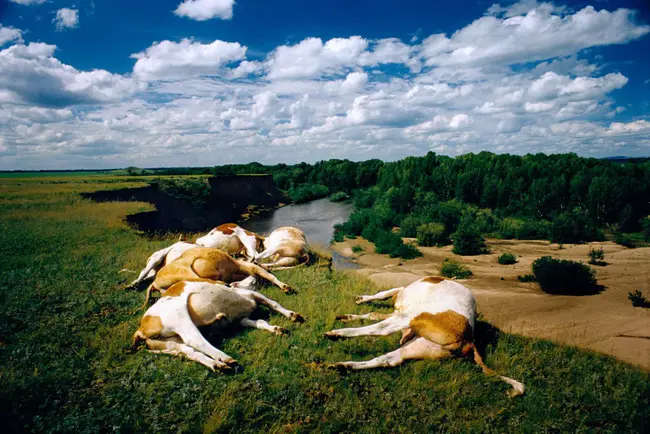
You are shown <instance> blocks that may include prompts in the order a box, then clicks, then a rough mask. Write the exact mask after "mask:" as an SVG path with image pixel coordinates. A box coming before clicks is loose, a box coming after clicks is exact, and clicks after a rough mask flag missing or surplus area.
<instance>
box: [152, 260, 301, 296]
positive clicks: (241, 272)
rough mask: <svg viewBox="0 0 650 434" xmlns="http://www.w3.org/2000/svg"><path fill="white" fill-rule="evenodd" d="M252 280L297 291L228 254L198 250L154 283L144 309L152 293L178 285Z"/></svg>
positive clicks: (166, 269) (164, 269)
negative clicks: (205, 281) (255, 279)
mask: <svg viewBox="0 0 650 434" xmlns="http://www.w3.org/2000/svg"><path fill="white" fill-rule="evenodd" d="M249 276H256V277H261V278H262V279H265V280H268V281H269V282H271V283H273V284H274V285H276V286H278V287H279V288H280V289H282V290H283V291H284V292H285V293H292V292H294V290H293V289H292V288H291V287H290V286H289V285H287V284H286V283H282V282H280V281H279V280H278V278H277V277H275V276H274V275H273V274H271V273H270V272H268V271H267V270H265V269H264V268H262V267H260V266H259V265H257V264H252V263H250V262H246V261H244V260H241V259H234V258H232V257H230V256H229V255H228V254H227V253H225V252H224V251H222V250H219V249H213V248H211V247H195V248H193V249H190V250H188V251H186V252H185V253H183V254H182V255H181V256H180V257H179V258H178V259H176V260H175V261H172V262H170V263H169V264H167V265H165V266H164V267H162V268H161V269H160V270H159V271H158V273H157V274H156V278H155V279H154V281H153V283H151V285H149V287H148V288H147V295H146V298H145V302H144V305H143V307H145V306H147V304H148V303H149V298H150V297H151V292H152V291H159V292H160V293H161V294H163V295H164V294H165V291H166V290H167V289H168V288H170V287H171V286H172V285H174V284H175V283H177V282H181V281H201V280H206V279H207V280H211V281H219V282H225V283H231V282H237V281H240V280H243V279H245V278H247V277H249Z"/></svg>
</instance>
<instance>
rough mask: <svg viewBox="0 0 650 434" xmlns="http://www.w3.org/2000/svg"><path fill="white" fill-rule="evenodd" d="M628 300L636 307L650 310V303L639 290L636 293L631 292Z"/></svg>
mask: <svg viewBox="0 0 650 434" xmlns="http://www.w3.org/2000/svg"><path fill="white" fill-rule="evenodd" d="M627 298H628V299H629V300H630V301H631V302H632V306H634V307H645V308H650V301H648V299H647V298H645V296H644V295H643V293H642V292H641V290H639V289H637V290H636V291H634V292H629V293H628V294H627Z"/></svg>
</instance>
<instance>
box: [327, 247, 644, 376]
mask: <svg viewBox="0 0 650 434" xmlns="http://www.w3.org/2000/svg"><path fill="white" fill-rule="evenodd" d="M487 244H488V246H489V247H490V249H491V251H492V253H491V254H488V255H480V256H464V257H463V256H458V255H454V254H453V253H451V246H447V247H442V248H436V247H423V248H420V250H421V251H422V253H423V254H424V256H423V257H421V258H417V259H413V260H409V261H401V260H399V259H391V258H389V257H388V256H386V255H378V254H376V253H362V254H361V255H355V254H353V253H352V250H351V247H352V246H354V245H360V246H362V247H364V248H365V252H374V246H373V245H372V244H371V243H369V242H368V241H366V240H363V239H361V238H358V239H356V240H346V241H345V242H343V243H337V244H335V245H334V246H333V248H334V249H335V250H337V251H338V252H339V253H341V254H343V255H345V256H350V257H355V258H356V260H357V262H358V263H359V265H361V267H362V268H361V269H360V270H357V271H356V272H358V273H362V274H364V275H366V276H368V277H369V278H370V279H372V280H373V281H375V282H376V283H377V284H379V285H380V286H381V287H386V288H389V287H395V286H403V285H406V284H409V283H410V282H412V281H413V280H416V279H419V278H421V277H423V276H427V275H439V274H440V272H439V270H440V264H441V263H442V261H443V259H445V258H454V259H456V260H458V261H459V262H462V263H463V264H465V265H467V266H468V267H469V268H470V269H471V270H472V272H473V273H474V276H473V277H472V278H471V279H468V280H465V281H463V284H465V285H466V286H467V287H469V288H470V289H472V291H473V292H474V295H475V296H476V300H477V303H478V311H479V312H480V313H481V314H482V316H483V317H484V318H486V319H487V320H488V321H490V322H491V323H493V324H494V325H496V326H497V327H499V328H500V329H502V330H504V331H506V332H511V333H517V334H521V335H524V336H533V337H538V338H546V339H551V340H553V341H556V342H560V343H564V344H570V345H576V346H579V347H583V348H589V349H592V350H595V351H599V352H601V353H605V354H609V355H612V356H615V357H617V358H619V359H621V360H624V361H626V362H629V363H633V364H636V365H638V366H641V367H643V368H644V369H647V370H650V309H642V308H634V307H632V303H631V302H630V301H629V300H628V298H627V294H628V292H630V291H634V290H636V289H640V290H642V291H643V293H644V294H645V295H646V296H650V248H640V249H628V248H626V247H623V246H619V245H617V244H614V243H611V242H602V243H600V242H595V243H590V244H583V245H565V246H564V248H563V249H559V246H558V245H557V244H550V243H549V242H547V241H519V240H487ZM593 247H596V248H598V247H603V249H604V251H605V260H606V262H607V264H608V265H606V266H603V267H599V266H594V267H593V268H594V269H595V270H596V273H597V279H598V283H599V284H601V285H604V286H605V288H606V289H605V291H603V292H601V293H600V294H597V295H592V296H583V297H572V296H558V295H549V294H545V293H544V292H542V291H541V290H540V289H539V287H538V285H537V284H536V283H521V282H519V281H518V280H517V275H520V274H530V273H531V269H530V265H531V263H532V262H533V261H534V260H535V259H537V258H539V257H541V256H546V255H550V256H553V257H556V258H563V259H571V260H575V261H583V262H586V261H587V260H588V258H587V253H588V252H589V249H590V248H593ZM504 252H510V253H514V254H515V255H517V257H518V262H517V263H516V264H514V265H499V264H498V262H497V257H498V256H499V255H501V254H502V253H504Z"/></svg>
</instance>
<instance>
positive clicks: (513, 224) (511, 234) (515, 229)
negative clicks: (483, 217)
mask: <svg viewBox="0 0 650 434" xmlns="http://www.w3.org/2000/svg"><path fill="white" fill-rule="evenodd" d="M522 227H523V222H522V221H521V220H518V219H514V218H504V219H503V220H501V221H500V222H499V228H498V236H499V237H500V238H503V239H504V240H511V239H513V238H517V235H518V234H519V231H520V230H521V228H522Z"/></svg>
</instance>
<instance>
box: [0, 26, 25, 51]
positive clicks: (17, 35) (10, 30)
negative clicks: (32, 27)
mask: <svg viewBox="0 0 650 434" xmlns="http://www.w3.org/2000/svg"><path fill="white" fill-rule="evenodd" d="M7 42H17V43H22V42H23V32H22V30H20V29H17V28H15V27H11V26H9V27H5V26H3V25H2V24H0V47H2V46H3V45H4V44H6V43H7Z"/></svg>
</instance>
